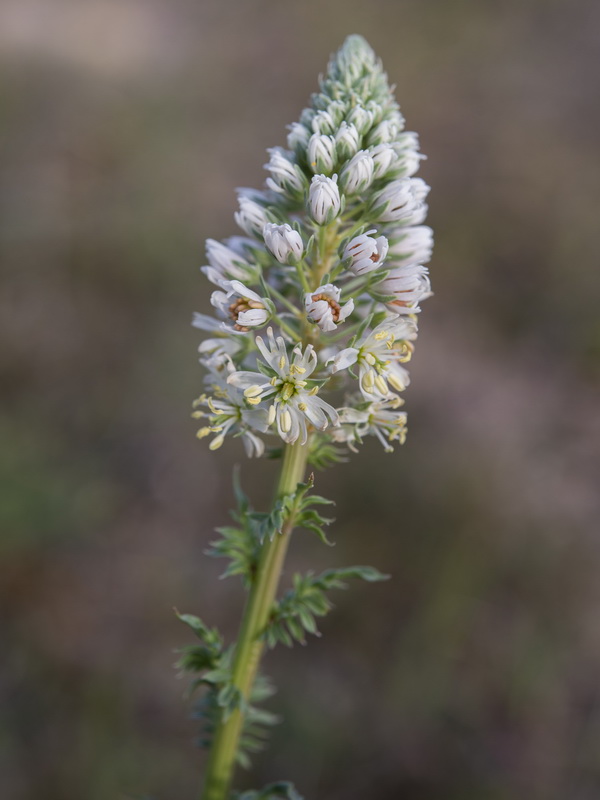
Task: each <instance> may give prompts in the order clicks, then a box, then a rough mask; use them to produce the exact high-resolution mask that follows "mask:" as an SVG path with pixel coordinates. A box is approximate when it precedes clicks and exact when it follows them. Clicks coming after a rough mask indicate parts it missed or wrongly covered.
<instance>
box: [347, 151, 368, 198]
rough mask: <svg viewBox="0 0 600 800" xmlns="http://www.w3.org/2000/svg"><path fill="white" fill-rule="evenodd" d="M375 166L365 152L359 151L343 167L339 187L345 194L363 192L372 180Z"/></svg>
mask: <svg viewBox="0 0 600 800" xmlns="http://www.w3.org/2000/svg"><path fill="white" fill-rule="evenodd" d="M374 168H375V165H374V163H373V159H372V158H371V155H370V154H369V153H367V151H366V150H359V151H358V153H357V154H356V155H355V156H353V157H352V158H351V159H350V161H348V163H347V164H346V165H345V167H344V169H343V170H342V172H341V175H340V185H341V187H342V189H343V190H344V192H345V193H346V194H358V193H359V192H362V191H364V190H365V189H366V188H367V186H369V185H370V183H371V181H372V180H373V170H374Z"/></svg>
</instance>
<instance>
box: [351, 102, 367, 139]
mask: <svg viewBox="0 0 600 800" xmlns="http://www.w3.org/2000/svg"><path fill="white" fill-rule="evenodd" d="M347 119H348V122H349V123H351V124H352V125H354V126H355V128H356V130H357V131H358V132H359V134H360V135H361V136H364V135H365V133H366V132H367V131H368V130H369V128H370V127H371V126H372V124H373V112H372V111H367V109H366V108H363V107H362V106H354V108H353V109H352V111H351V112H350V114H348V117H347Z"/></svg>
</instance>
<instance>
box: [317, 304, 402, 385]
mask: <svg viewBox="0 0 600 800" xmlns="http://www.w3.org/2000/svg"><path fill="white" fill-rule="evenodd" d="M416 335H417V328H416V325H415V323H414V322H413V321H412V320H411V319H407V318H405V317H399V316H398V315H394V316H392V317H388V318H387V319H385V320H384V321H383V322H382V323H380V324H379V325H378V326H377V327H376V328H374V329H373V330H372V331H370V332H369V331H367V332H365V334H364V335H363V336H362V337H361V339H360V340H359V341H358V342H356V343H355V345H354V347H347V348H345V349H344V350H342V351H341V352H340V353H338V354H337V356H336V357H335V358H334V359H333V366H332V372H333V373H336V372H339V371H341V370H344V369H348V367H351V366H352V365H353V364H358V380H359V386H360V390H361V392H362V394H363V396H364V397H365V398H366V399H367V400H388V399H390V398H392V397H394V396H395V395H394V393H393V392H392V391H391V390H390V387H389V386H388V383H389V385H390V386H391V387H392V389H394V390H396V391H397V392H402V391H404V389H405V388H406V387H407V386H408V383H409V377H408V372H407V371H406V370H405V369H404V367H402V366H401V364H402V363H404V362H405V361H408V360H409V359H410V356H411V354H412V344H411V341H412V340H413V339H415V338H416Z"/></svg>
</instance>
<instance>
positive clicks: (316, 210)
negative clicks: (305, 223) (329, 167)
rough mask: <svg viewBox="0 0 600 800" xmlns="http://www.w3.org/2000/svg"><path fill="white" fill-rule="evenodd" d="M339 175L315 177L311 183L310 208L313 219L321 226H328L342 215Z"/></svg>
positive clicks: (309, 193)
mask: <svg viewBox="0 0 600 800" xmlns="http://www.w3.org/2000/svg"><path fill="white" fill-rule="evenodd" d="M337 179H338V178H337V175H333V176H332V177H331V178H328V177H327V176H326V175H315V176H314V177H313V179H312V181H311V182H310V189H309V192H308V208H309V211H310V215H311V217H312V218H313V219H314V221H315V222H317V223H318V224H319V225H328V224H329V223H330V222H331V221H332V220H334V219H335V218H336V217H337V215H338V214H339V213H340V209H341V200H340V190H339V189H338V185H337Z"/></svg>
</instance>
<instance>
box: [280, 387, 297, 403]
mask: <svg viewBox="0 0 600 800" xmlns="http://www.w3.org/2000/svg"><path fill="white" fill-rule="evenodd" d="M293 394H294V387H293V386H292V384H291V383H286V384H285V385H284V387H283V389H282V391H281V397H282V398H283V399H284V400H289V399H290V397H291V396H292V395H293Z"/></svg>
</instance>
